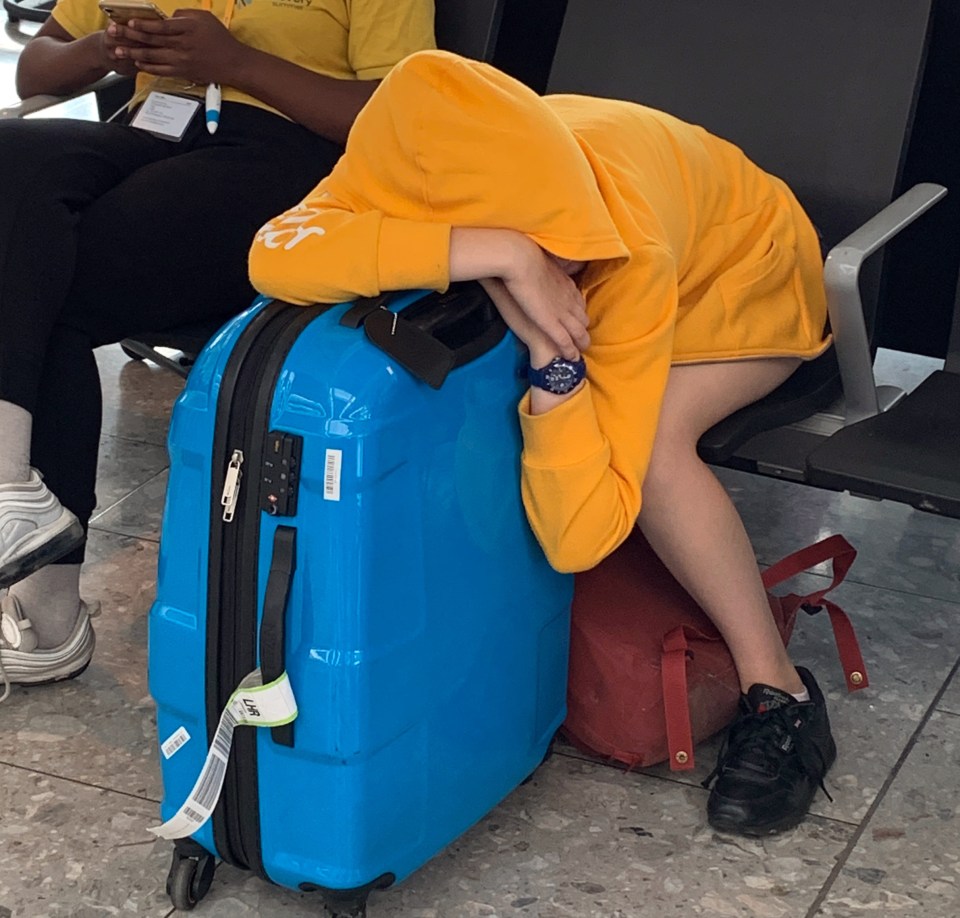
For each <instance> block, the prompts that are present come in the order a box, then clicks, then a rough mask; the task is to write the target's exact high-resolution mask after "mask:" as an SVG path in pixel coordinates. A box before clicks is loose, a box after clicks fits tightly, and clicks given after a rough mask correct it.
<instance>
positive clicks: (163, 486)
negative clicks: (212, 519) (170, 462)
mask: <svg viewBox="0 0 960 918" xmlns="http://www.w3.org/2000/svg"><path fill="white" fill-rule="evenodd" d="M167 478H168V475H167V472H166V470H164V471H162V472H160V473H159V474H156V475H154V476H153V477H152V478H149V479H148V480H146V481H144V482H143V484H141V485H140V486H139V487H136V488H134V489H132V490H131V491H129V492H128V493H127V494H125V495H124V496H123V497H121V498H120V499H119V500H117V501H116V502H115V503H114V504H113V505H112V506H110V507H108V508H107V509H106V510H104V511H103V512H102V513H98V514H96V515H95V516H94V517H93V518H92V519H91V520H90V525H91V527H93V528H94V529H101V530H105V531H107V532H114V533H119V534H121V535H128V536H132V537H134V538H137V539H149V540H150V541H153V542H157V541H159V539H160V522H161V519H162V517H163V501H164V498H165V496H166V493H167Z"/></svg>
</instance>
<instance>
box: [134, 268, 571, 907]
mask: <svg viewBox="0 0 960 918" xmlns="http://www.w3.org/2000/svg"><path fill="white" fill-rule="evenodd" d="M360 326H363V328H361V327H360ZM364 331H365V332H366V333H364ZM384 348H385V349H386V350H384ZM387 351H390V352H391V353H387ZM523 363H524V353H523V351H522V349H521V348H520V347H519V345H518V343H517V341H516V339H515V338H514V337H513V336H512V335H511V334H509V333H508V332H506V329H505V327H504V326H503V325H502V322H501V320H500V319H499V316H498V315H497V313H496V310H495V309H494V307H493V305H492V303H491V302H490V301H489V299H487V297H486V295H485V294H484V293H483V292H482V288H480V286H479V285H476V284H467V285H455V286H454V287H452V288H451V290H450V291H449V292H448V293H446V294H437V293H431V294H425V293H423V292H413V293H407V294H402V295H399V296H395V297H393V298H392V299H390V298H387V297H382V298H379V299H377V300H363V301H357V303H356V304H344V305H340V306H334V307H332V308H331V307H320V306H317V307H299V306H291V305H289V304H286V303H280V302H276V301H267V300H264V299H261V300H258V301H257V302H255V303H254V304H253V306H252V307H251V308H249V309H248V310H247V311H246V312H244V313H243V314H242V315H240V316H239V317H238V318H237V319H235V320H233V321H232V322H230V323H229V324H228V325H226V326H225V327H224V328H223V329H222V330H221V331H220V332H219V333H218V334H217V335H216V336H215V338H214V339H213V340H212V341H211V342H210V344H209V345H208V346H207V347H206V348H205V350H204V351H203V352H202V354H201V355H200V357H199V359H198V360H197V363H196V364H195V366H194V367H193V369H192V370H191V372H190V375H189V378H188V380H187V383H186V388H185V390H184V392H183V393H182V395H181V396H180V398H179V399H178V401H177V404H176V406H175V409H174V412H173V418H172V422H171V427H170V434H169V451H170V462H171V468H170V480H169V485H168V490H167V499H166V506H165V511H164V519H163V531H162V538H161V546H160V570H159V582H158V590H157V599H156V602H155V603H154V605H153V608H152V609H151V613H150V626H149V674H150V690H151V693H152V695H153V697H154V699H155V701H156V704H157V726H158V733H159V739H160V741H161V743H163V741H165V740H167V739H168V738H170V737H174V736H177V737H179V738H180V739H178V740H177V743H176V745H177V746H179V748H177V749H176V751H175V752H173V753H172V754H170V746H169V745H168V746H165V747H164V752H165V755H164V757H163V758H162V760H161V761H162V768H163V783H164V800H163V805H162V816H163V818H164V819H167V818H169V817H170V816H171V815H172V814H173V813H174V812H175V811H176V810H177V808H178V807H179V806H180V805H181V804H182V803H183V801H184V800H185V799H186V798H187V796H188V794H189V793H190V791H191V788H192V787H193V786H194V782H195V781H196V780H197V777H198V775H199V774H200V772H201V769H202V768H203V766H204V761H205V757H206V755H207V750H208V746H209V745H210V743H211V742H212V739H213V736H214V731H215V730H216V727H217V722H218V718H219V717H220V714H221V711H222V710H223V708H224V706H225V704H226V703H227V702H228V699H229V697H230V695H231V693H232V692H233V690H234V689H235V688H236V687H237V685H238V683H239V682H240V680H241V679H242V678H243V677H244V676H245V675H246V674H247V673H248V672H250V671H251V670H253V669H254V668H255V667H256V666H257V665H260V667H261V668H262V670H263V677H264V681H268V680H269V679H271V678H275V677H276V676H278V675H280V674H281V673H283V672H286V673H287V674H288V676H289V681H290V685H291V687H292V689H293V692H294V694H295V696H296V700H297V703H298V707H299V712H298V715H297V717H296V719H295V720H294V721H293V723H291V724H289V725H288V726H283V727H275V728H272V729H270V728H267V729H263V728H251V727H246V728H240V729H238V730H237V731H236V733H235V738H234V742H233V749H232V752H231V754H230V760H229V767H227V768H226V777H225V782H224V785H223V791H222V794H221V795H220V798H219V802H218V803H217V805H216V808H215V810H214V812H213V816H212V818H211V819H210V821H209V822H207V823H206V824H205V825H204V826H202V827H201V828H200V829H199V830H198V831H196V832H195V834H194V835H193V838H192V839H184V840H182V841H178V842H177V843H176V849H175V853H174V858H173V864H172V866H171V871H170V876H169V879H168V892H169V893H170V895H171V897H172V899H173V901H174V904H175V905H176V906H177V907H178V908H191V907H193V905H194V904H196V902H197V901H198V900H199V899H200V898H201V897H202V896H203V895H204V894H205V893H206V891H207V889H208V888H209V885H210V881H211V879H212V875H213V869H214V865H215V860H214V856H215V857H216V858H219V859H222V860H224V861H227V862H229V863H231V864H234V865H237V866H239V867H242V868H248V869H250V870H252V871H254V872H256V873H257V874H259V875H260V876H262V877H263V878H265V879H268V880H270V881H272V882H274V883H278V884H281V885H283V886H286V887H290V888H292V889H299V890H316V891H318V892H319V893H320V894H321V895H322V896H323V898H324V899H325V900H326V902H327V904H328V905H330V906H331V907H332V908H333V909H334V910H335V911H339V912H340V913H342V914H352V915H356V914H363V913H364V908H365V906H364V903H365V900H366V896H367V894H368V893H369V891H370V890H372V889H376V888H383V887H386V886H388V885H390V884H391V883H393V882H395V881H400V880H402V879H403V878H404V877H406V876H407V875H408V874H410V873H411V872H412V871H414V870H415V869H417V867H419V866H420V865H421V864H423V863H424V862H425V861H427V860H428V859H429V858H431V857H432V856H433V855H434V854H436V853H437V852H438V851H440V850H441V849H442V848H443V847H444V846H445V845H447V844H448V843H449V842H451V841H452V840H453V839H455V838H456V837H457V836H458V835H460V834H461V833H462V832H464V831H465V830H466V829H467V828H469V827H470V826H471V825H472V824H474V823H475V822H477V821H478V820H479V819H480V818H482V817H483V816H484V815H485V814H486V813H487V812H488V811H489V810H490V809H491V808H492V807H494V806H495V805H496V804H497V803H498V802H499V801H500V800H502V799H503V798H504V797H505V796H506V795H507V794H509V793H510V791H511V790H513V789H514V788H515V787H516V786H517V785H518V784H519V783H521V782H522V781H523V780H524V779H525V778H526V777H528V776H529V775H530V774H531V773H532V772H533V771H534V770H535V769H536V767H537V766H538V765H539V763H540V762H541V761H542V760H543V758H544V757H545V755H546V754H547V752H548V749H549V744H550V742H551V739H552V737H553V735H554V732H555V731H556V730H557V728H558V727H559V726H560V724H561V722H562V720H563V718H564V714H565V693H566V672H567V656H568V640H569V609H570V601H571V595H572V578H571V577H567V576H563V575H560V574H558V573H556V572H555V571H553V570H552V569H551V568H550V567H549V565H548V564H547V562H546V560H545V558H544V556H543V554H542V552H541V550H540V548H539V546H538V545H537V543H536V541H535V539H534V537H533V535H532V533H531V531H530V529H529V527H528V524H527V522H526V518H525V516H524V512H523V508H522V505H521V502H520V491H519V455H520V449H521V443H520V436H519V427H518V422H517V417H516V403H517V400H518V398H519V396H520V394H521V392H522V389H523V385H524V384H523V382H522V379H521V376H522V374H521V372H520V367H521V366H522V364H523ZM420 377H422V378H420ZM425 380H426V381H425ZM238 461H239V464H238ZM231 466H232V467H233V470H234V472H231V471H230V468H231ZM236 473H239V483H237V482H236V478H237V474H236ZM230 475H232V477H233V479H234V484H233V486H228V487H227V488H225V487H224V485H225V484H228V485H229V482H228V476H230ZM227 492H230V493H227ZM225 504H227V505H228V506H225ZM225 516H226V517H228V518H229V521H225V519H224V517H225ZM271 567H273V568H274V571H273V574H272V576H271ZM268 580H269V581H270V582H269V583H268ZM183 737H189V741H183V739H182V738H183ZM167 754H169V758H167V757H166V755H167Z"/></svg>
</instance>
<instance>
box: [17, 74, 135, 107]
mask: <svg viewBox="0 0 960 918" xmlns="http://www.w3.org/2000/svg"><path fill="white" fill-rule="evenodd" d="M122 79H123V77H122V76H120V74H119V73H108V74H107V75H106V76H105V77H101V78H100V79H99V80H97V81H96V83H90V85H88V86H83V87H81V88H80V89H78V90H76V91H75V92H71V93H67V94H66V95H64V96H51V95H38V96H28V97H27V98H26V99H24V100H22V101H21V102H17V103H16V104H15V105H8V106H7V107H6V108H0V118H25V117H26V116H27V115H32V114H33V113H34V112H39V111H43V109H45V108H50V106H52V105H59V104H60V103H61V102H68V101H69V100H70V99H76V98H78V97H79V96H85V95H86V94H87V93H90V92H98V91H99V90H101V89H106V88H107V87H108V86H112V85H113V84H114V83H117V82H119V81H120V80H122Z"/></svg>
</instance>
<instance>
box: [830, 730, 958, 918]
mask: <svg viewBox="0 0 960 918" xmlns="http://www.w3.org/2000/svg"><path fill="white" fill-rule="evenodd" d="M958 774H960V717H957V716H955V715H952V714H935V715H934V716H933V717H932V718H931V719H930V721H929V723H928V724H927V725H926V728H925V729H924V731H923V733H922V734H921V736H920V738H919V741H918V742H917V744H916V746H915V747H914V748H913V749H912V750H911V752H910V755H909V757H908V758H907V759H906V761H905V762H904V765H903V768H902V770H901V771H900V772H899V774H898V775H897V776H896V779H895V780H894V781H893V783H892V784H891V785H890V788H889V790H888V792H887V793H886V795H885V796H884V798H883V800H882V801H881V803H880V805H879V807H878V808H877V810H876V812H875V813H874V814H873V816H872V818H871V819H870V821H869V822H868V823H867V824H866V826H865V830H864V832H863V834H862V836H861V837H860V839H859V842H858V844H857V846H856V848H855V849H854V850H853V852H852V853H851V855H850V857H849V859H848V860H847V861H846V863H845V864H844V866H843V869H842V871H841V872H840V874H839V876H838V877H837V879H836V882H835V883H834V884H833V885H832V887H831V888H830V891H829V894H828V896H827V897H826V900H825V902H824V905H823V907H822V909H821V911H820V912H818V914H819V915H822V916H824V918H850V916H854V915H864V914H881V915H903V916H905V918H906V916H913V915H916V916H920V915H922V916H925V918H955V916H956V915H960V818H958V817H960V789H958V785H957V775H958Z"/></svg>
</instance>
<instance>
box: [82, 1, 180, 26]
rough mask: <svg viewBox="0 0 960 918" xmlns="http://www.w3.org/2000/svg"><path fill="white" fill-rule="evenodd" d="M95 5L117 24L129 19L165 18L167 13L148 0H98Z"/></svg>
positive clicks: (123, 23) (124, 22)
mask: <svg viewBox="0 0 960 918" xmlns="http://www.w3.org/2000/svg"><path fill="white" fill-rule="evenodd" d="M97 5H98V6H99V7H100V9H101V10H103V11H104V12H105V13H106V14H107V16H109V17H110V19H111V20H113V22H116V23H118V24H119V25H126V24H127V23H128V22H130V20H131V19H143V20H154V21H156V20H160V19H166V18H167V14H166V13H165V12H164V11H163V10H162V9H160V7H159V6H157V5H156V4H155V3H150V2H149V0H100V2H99V3H98V4H97Z"/></svg>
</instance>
